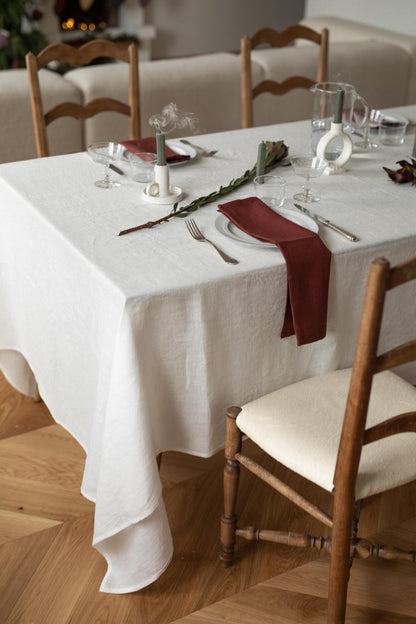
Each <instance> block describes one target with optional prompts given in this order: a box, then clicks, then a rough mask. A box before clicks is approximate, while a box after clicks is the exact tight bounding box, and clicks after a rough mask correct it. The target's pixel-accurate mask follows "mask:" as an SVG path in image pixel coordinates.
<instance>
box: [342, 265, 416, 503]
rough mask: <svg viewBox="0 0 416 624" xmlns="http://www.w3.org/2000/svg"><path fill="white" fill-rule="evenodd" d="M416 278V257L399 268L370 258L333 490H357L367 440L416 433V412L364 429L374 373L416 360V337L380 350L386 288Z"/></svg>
mask: <svg viewBox="0 0 416 624" xmlns="http://www.w3.org/2000/svg"><path fill="white" fill-rule="evenodd" d="M415 278H416V256H414V257H413V258H410V260H407V261H406V262H403V263H402V264H399V265H397V266H395V267H391V266H390V264H389V262H388V261H387V260H385V259H384V258H379V259H377V260H374V261H373V262H372V263H371V267H370V273H369V277H368V284H367V290H366V295H365V299H364V307H363V312H362V315H361V324H360V331H359V334H358V341H357V347H356V352H355V358H354V364H353V368H352V374H351V382H350V388H349V393H348V399H347V405H346V410H345V416H344V422H343V427H342V433H341V439H340V444H339V450H338V458H337V465H336V469H335V475H334V485H335V492H337V490H338V491H340V492H344V493H345V492H346V490H348V491H349V493H350V494H352V495H354V488H355V480H356V476H357V472H358V465H359V462H360V456H361V449H362V447H363V446H364V445H365V444H370V443H373V442H376V441H377V440H381V439H383V438H387V437H389V436H391V435H395V434H397V433H404V432H409V431H414V432H416V412H408V413H406V414H399V415H397V416H394V417H392V418H389V419H388V420H385V421H383V422H381V423H379V424H377V425H375V426H373V427H370V428H366V420H367V411H368V404H369V401H370V395H371V386H372V381H373V376H374V375H375V374H377V373H380V372H381V371H384V370H388V369H391V368H394V367H395V366H399V365H402V364H406V363H408V362H412V361H415V360H416V339H414V340H411V341H410V342H406V343H404V344H400V345H396V346H395V347H394V348H393V349H390V350H388V351H384V352H381V353H378V349H379V341H380V331H381V323H382V317H383V308H384V303H385V298H386V293H387V292H388V291H389V290H391V289H393V288H397V287H398V286H401V285H403V284H406V283H407V282H409V281H411V280H414V279H415ZM395 294H397V292H396V293H395Z"/></svg>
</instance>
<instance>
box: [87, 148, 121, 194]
mask: <svg viewBox="0 0 416 624" xmlns="http://www.w3.org/2000/svg"><path fill="white" fill-rule="evenodd" d="M123 149H124V148H123V146H122V145H121V144H120V143H114V142H113V141H108V142H103V143H94V144H93V145H89V146H88V148H87V151H88V154H89V155H90V156H91V158H92V160H93V161H94V162H97V163H100V164H102V165H104V179H103V180H97V181H96V182H94V184H95V186H99V187H100V188H107V189H108V188H114V187H116V186H120V183H119V182H115V181H114V180H112V179H111V178H110V164H111V163H115V162H117V160H119V159H120V158H121V155H122V154H123Z"/></svg>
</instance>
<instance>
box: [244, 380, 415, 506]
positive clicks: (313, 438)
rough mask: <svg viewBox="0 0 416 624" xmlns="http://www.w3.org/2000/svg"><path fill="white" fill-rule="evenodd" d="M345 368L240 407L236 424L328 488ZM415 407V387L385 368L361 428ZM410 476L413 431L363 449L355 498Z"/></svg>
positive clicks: (341, 414)
mask: <svg viewBox="0 0 416 624" xmlns="http://www.w3.org/2000/svg"><path fill="white" fill-rule="evenodd" d="M350 376H351V369H344V370H339V371H334V372H331V373H326V374H324V375H320V376H317V377H313V378H310V379H305V380H303V381H300V382H298V383H295V384H292V385H290V386H287V387H285V388H282V389H280V390H277V391H276V392H272V393H270V394H268V395H266V396H264V397H262V398H260V399H257V400H255V401H252V402H250V403H247V404H246V405H244V407H243V409H242V411H241V412H240V414H239V415H238V417H237V425H238V427H239V428H240V429H241V431H243V432H244V433H245V434H246V435H248V436H249V438H251V439H252V440H253V441H254V442H256V444H258V445H259V446H260V447H261V448H263V449H264V450H265V451H266V452H267V453H268V454H269V455H271V456H272V457H274V458H275V459H276V460H277V461H279V462H281V463H282V464H284V465H285V466H287V467H288V468H290V469H292V470H294V471H295V472H297V473H299V474H301V475H302V476H303V477H305V478H307V479H309V480H310V481H313V482H314V483H316V484H318V485H320V486H321V487H323V488H324V489H326V490H328V491H331V490H332V488H333V475H334V469H335V462H336V458H337V451H338V443H339V436H340V432H341V427H342V420H343V417H344V411H345V405H346V397H347V393H348V387H349V382H350ZM410 411H416V388H414V387H413V386H412V385H411V384H409V383H408V382H407V381H405V380H403V379H402V378H401V377H399V376H398V375H396V374H395V373H392V372H391V371H385V372H383V373H379V374H378V375H376V376H375V377H374V380H373V391H372V396H371V400H370V407H369V412H368V419H367V426H372V425H374V424H376V423H378V422H381V421H383V420H385V419H386V418H390V417H391V416H396V415H397V414H399V413H403V412H410ZM415 478H416V434H415V433H401V434H398V435H395V436H391V437H389V438H386V439H384V440H379V441H378V442H374V443H372V444H368V445H366V446H365V447H363V451H362V455H361V462H360V469H359V475H358V479H357V484H356V498H357V500H359V499H361V498H366V497H367V496H371V495H373V494H377V493H378V492H381V491H384V490H388V489H390V488H393V487H396V486H398V485H402V484H404V483H408V482H409V481H412V480H413V479H415Z"/></svg>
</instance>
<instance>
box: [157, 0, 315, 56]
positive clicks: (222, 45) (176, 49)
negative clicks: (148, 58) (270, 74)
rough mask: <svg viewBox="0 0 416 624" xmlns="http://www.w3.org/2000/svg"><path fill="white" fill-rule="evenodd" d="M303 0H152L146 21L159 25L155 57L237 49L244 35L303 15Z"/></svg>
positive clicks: (281, 27)
mask: <svg viewBox="0 0 416 624" xmlns="http://www.w3.org/2000/svg"><path fill="white" fill-rule="evenodd" d="M303 13H304V0H290V1H288V0H281V1H278V0H167V1H166V0H152V2H150V4H149V5H148V7H147V8H146V9H145V21H146V23H149V24H154V25H155V26H156V29H157V36H156V40H155V41H154V42H153V45H152V48H153V58H164V57H172V56H186V55H189V54H204V53H208V52H216V51H237V50H239V49H240V39H241V37H242V36H243V35H245V34H248V35H251V34H254V33H255V31H256V30H258V29H259V28H261V27H263V26H271V27H272V28H275V29H276V30H283V29H284V28H286V26H289V25H290V24H294V23H296V22H298V21H299V20H301V19H302V17H303Z"/></svg>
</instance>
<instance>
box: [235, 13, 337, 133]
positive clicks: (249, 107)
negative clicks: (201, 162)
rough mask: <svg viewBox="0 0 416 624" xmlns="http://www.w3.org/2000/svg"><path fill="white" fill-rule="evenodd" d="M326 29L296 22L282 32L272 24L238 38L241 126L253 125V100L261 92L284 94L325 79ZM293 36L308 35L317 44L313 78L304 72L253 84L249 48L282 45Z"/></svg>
mask: <svg viewBox="0 0 416 624" xmlns="http://www.w3.org/2000/svg"><path fill="white" fill-rule="evenodd" d="M328 37H329V35H328V29H327V28H324V29H323V30H322V31H321V32H320V33H318V32H316V31H315V30H312V28H309V27H308V26H302V25H301V24H297V25H295V26H289V27H288V28H286V29H285V30H283V31H282V32H277V31H276V30H273V29H272V28H261V29H260V30H258V31H257V32H256V33H255V34H254V35H253V36H252V37H248V36H247V35H246V36H244V37H243V38H242V39H241V108H242V127H243V128H251V127H252V126H253V100H254V99H255V98H256V97H257V96H258V95H260V94H261V93H272V94H274V95H283V94H284V93H288V92H289V91H291V90H292V89H299V88H301V89H309V88H310V87H311V86H312V85H314V84H315V83H316V82H325V81H326V80H327V74H328ZM296 39H307V40H309V41H312V42H314V43H316V44H318V45H319V59H318V71H317V75H316V80H311V79H310V78H306V77H303V76H292V77H289V78H286V79H285V80H284V81H283V82H276V81H274V80H263V81H262V82H260V83H259V84H257V85H255V86H253V84H252V75H251V51H252V50H254V49H255V48H257V47H258V46H260V45H264V44H266V45H269V46H271V47H273V48H282V47H284V46H287V45H289V44H290V43H292V41H294V40H296Z"/></svg>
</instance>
